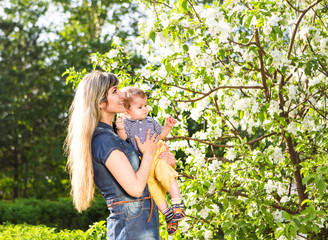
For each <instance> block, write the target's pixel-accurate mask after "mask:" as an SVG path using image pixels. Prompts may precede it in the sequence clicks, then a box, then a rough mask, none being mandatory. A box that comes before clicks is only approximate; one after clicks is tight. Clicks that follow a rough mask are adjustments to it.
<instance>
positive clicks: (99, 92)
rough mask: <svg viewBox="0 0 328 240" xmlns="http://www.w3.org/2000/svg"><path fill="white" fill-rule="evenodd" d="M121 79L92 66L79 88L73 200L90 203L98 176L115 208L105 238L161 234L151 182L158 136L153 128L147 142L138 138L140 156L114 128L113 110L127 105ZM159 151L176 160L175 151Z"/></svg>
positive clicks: (71, 137)
mask: <svg viewBox="0 0 328 240" xmlns="http://www.w3.org/2000/svg"><path fill="white" fill-rule="evenodd" d="M118 83H119V81H118V79H117V77H116V76H115V75H113V74H111V73H107V72H100V71H93V72H91V73H89V74H87V75H86V76H85V77H84V78H83V79H82V80H81V82H80V83H79V86H78V88H77V91H76V94H75V97H74V100H73V103H72V105H71V108H70V117H69V126H68V135H67V139H66V145H67V151H68V157H69V162H68V167H69V171H70V176H71V185H72V189H71V195H72V197H73V203H74V205H75V207H76V209H77V210H78V211H79V212H81V211H82V210H85V209H87V208H88V207H89V205H90V203H91V201H92V199H93V196H94V185H93V182H95V184H96V186H97V187H98V189H99V190H100V192H101V194H102V195H103V196H104V198H105V199H106V203H107V205H108V208H109V210H110V211H111V214H110V216H109V217H108V219H107V239H159V220H158V210H157V207H156V205H155V204H154V203H153V200H152V199H151V197H150V195H149V191H148V186H147V180H148V176H149V172H150V168H151V163H152V160H153V155H154V153H155V151H156V149H157V148H158V146H157V145H156V144H157V142H158V139H155V136H153V137H152V138H150V137H149V131H148V133H147V137H146V141H145V142H144V143H143V144H141V143H140V140H139V139H138V138H136V141H137V144H138V147H139V148H140V150H141V152H142V159H141V161H140V160H139V158H138V156H137V154H136V153H135V151H134V148H133V146H132V145H131V144H129V143H128V142H126V141H124V140H123V139H121V138H120V137H119V136H118V135H117V134H116V133H115V131H116V130H115V128H116V127H115V124H113V119H114V116H115V115H116V114H117V113H123V112H124V111H125V109H124V105H123V93H121V92H120V91H119V89H118ZM161 157H162V158H165V159H166V160H167V161H168V162H169V164H171V165H175V159H174V156H173V154H172V153H169V152H165V153H163V155H162V156H161Z"/></svg>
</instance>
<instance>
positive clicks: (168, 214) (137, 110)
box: [116, 87, 185, 235]
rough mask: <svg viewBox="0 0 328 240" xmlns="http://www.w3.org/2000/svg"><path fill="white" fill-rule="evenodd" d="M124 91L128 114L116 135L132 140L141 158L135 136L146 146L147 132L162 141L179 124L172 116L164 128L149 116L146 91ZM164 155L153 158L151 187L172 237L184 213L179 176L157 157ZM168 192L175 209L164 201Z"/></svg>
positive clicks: (160, 149) (163, 147) (158, 153)
mask: <svg viewBox="0 0 328 240" xmlns="http://www.w3.org/2000/svg"><path fill="white" fill-rule="evenodd" d="M121 91H122V92H123V93H125V98H124V107H125V108H126V112H125V118H124V119H123V117H120V118H118V119H117V120H116V126H117V134H118V135H119V136H120V137H121V138H122V139H124V140H126V139H129V141H131V142H132V144H133V146H134V148H135V149H136V150H137V152H138V153H139V155H140V154H141V153H140V151H139V149H138V146H137V143H136V140H135V135H136V136H138V137H139V139H140V141H141V143H143V142H144V141H145V138H146V133H147V130H148V129H151V132H150V136H152V135H153V134H156V135H157V136H158V137H159V139H160V140H161V139H164V138H165V137H166V136H167V135H168V134H169V132H170V131H171V129H172V127H173V126H174V125H175V124H176V122H177V121H176V120H175V119H174V118H172V117H171V116H169V117H168V118H166V123H165V125H164V127H162V126H161V125H160V124H159V123H158V122H157V121H156V120H155V119H153V118H151V117H149V116H148V113H149V110H148V106H147V96H146V94H145V92H144V91H142V90H141V89H139V88H135V87H125V88H123V89H122V90H121ZM163 151H167V150H166V147H165V146H164V145H163V146H161V147H160V148H159V149H158V150H157V151H156V153H155V155H154V160H153V164H152V167H151V171H150V175H149V178H148V187H149V191H150V193H151V196H152V197H153V199H154V201H155V203H156V205H157V207H158V209H159V210H160V211H161V212H162V213H163V215H164V216H165V220H166V223H167V231H168V233H169V235H173V234H174V233H175V232H176V231H177V229H178V221H181V220H182V219H184V217H185V212H184V205H183V204H182V203H181V196H180V190H179V186H178V182H177V178H178V173H177V172H176V171H175V170H174V169H173V168H172V167H171V166H170V165H169V164H167V163H166V161H165V160H164V159H160V158H159V157H158V156H159V155H160V153H161V152H163ZM167 191H168V192H169V194H170V196H171V202H172V208H170V207H169V206H168V204H167V202H166V200H165V194H166V192H167Z"/></svg>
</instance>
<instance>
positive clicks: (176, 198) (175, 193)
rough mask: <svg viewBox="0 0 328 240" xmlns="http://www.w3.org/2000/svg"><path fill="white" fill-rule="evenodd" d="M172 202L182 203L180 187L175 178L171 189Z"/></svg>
mask: <svg viewBox="0 0 328 240" xmlns="http://www.w3.org/2000/svg"><path fill="white" fill-rule="evenodd" d="M169 193H170V196H171V201H172V204H180V203H181V196H180V189H179V185H178V182H177V180H175V179H174V180H173V181H172V183H171V186H170V190H169Z"/></svg>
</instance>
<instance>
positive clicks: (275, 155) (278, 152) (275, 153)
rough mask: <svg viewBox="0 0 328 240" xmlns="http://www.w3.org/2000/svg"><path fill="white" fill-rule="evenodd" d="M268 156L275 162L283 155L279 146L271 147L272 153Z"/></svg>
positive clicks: (281, 158)
mask: <svg viewBox="0 0 328 240" xmlns="http://www.w3.org/2000/svg"><path fill="white" fill-rule="evenodd" d="M270 158H271V159H272V160H273V162H275V163H280V162H282V160H283V159H284V155H283V154H282V150H281V148H280V147H275V148H274V149H273V153H272V154H271V155H270Z"/></svg>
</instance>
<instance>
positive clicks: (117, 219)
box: [107, 213, 125, 240]
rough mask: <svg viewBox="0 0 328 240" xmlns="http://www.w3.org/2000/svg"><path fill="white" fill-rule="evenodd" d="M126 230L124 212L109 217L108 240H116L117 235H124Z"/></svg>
mask: <svg viewBox="0 0 328 240" xmlns="http://www.w3.org/2000/svg"><path fill="white" fill-rule="evenodd" d="M124 231H125V229H124V220H123V219H122V214H120V213H118V214H111V215H109V217H108V218H107V240H109V239H110V240H115V239H117V236H122V235H123V234H124V233H123V232H124Z"/></svg>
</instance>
